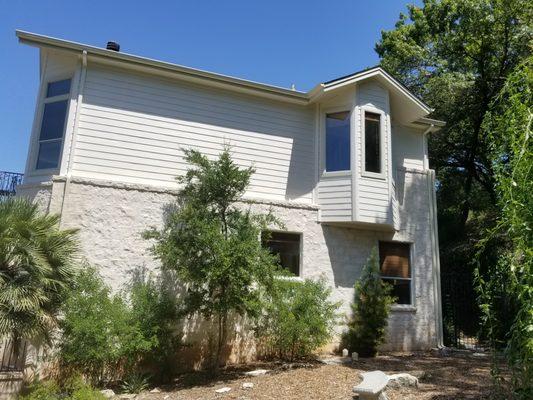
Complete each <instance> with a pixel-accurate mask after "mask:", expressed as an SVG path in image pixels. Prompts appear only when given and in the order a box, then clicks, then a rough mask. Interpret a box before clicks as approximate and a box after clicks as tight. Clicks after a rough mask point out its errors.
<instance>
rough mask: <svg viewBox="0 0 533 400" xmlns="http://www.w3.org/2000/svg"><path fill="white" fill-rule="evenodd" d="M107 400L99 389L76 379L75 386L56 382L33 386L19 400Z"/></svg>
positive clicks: (37, 383) (50, 381)
mask: <svg viewBox="0 0 533 400" xmlns="http://www.w3.org/2000/svg"><path fill="white" fill-rule="evenodd" d="M57 399H63V400H105V397H104V395H102V393H100V392H99V391H98V390H97V389H95V388H93V387H92V386H90V385H88V384H86V383H84V382H83V381H82V380H80V379H76V382H75V384H74V385H72V384H69V383H67V384H65V385H59V384H58V383H57V382H56V381H53V380H49V381H42V382H36V383H34V384H32V385H31V386H30V387H29V388H28V389H27V393H26V394H24V395H22V396H20V397H19V400H57Z"/></svg>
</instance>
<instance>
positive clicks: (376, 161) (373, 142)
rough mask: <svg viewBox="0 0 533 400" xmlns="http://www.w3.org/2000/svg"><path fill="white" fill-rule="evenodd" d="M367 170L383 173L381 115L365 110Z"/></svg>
mask: <svg viewBox="0 0 533 400" xmlns="http://www.w3.org/2000/svg"><path fill="white" fill-rule="evenodd" d="M365 171H366V172H374V173H377V174H380V173H381V115H380V114H377V113H373V112H369V111H365Z"/></svg>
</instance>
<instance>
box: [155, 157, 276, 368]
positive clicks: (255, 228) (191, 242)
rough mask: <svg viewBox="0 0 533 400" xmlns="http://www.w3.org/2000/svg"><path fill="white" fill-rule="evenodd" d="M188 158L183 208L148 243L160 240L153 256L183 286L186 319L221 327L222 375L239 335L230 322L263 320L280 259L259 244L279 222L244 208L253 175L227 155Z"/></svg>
mask: <svg viewBox="0 0 533 400" xmlns="http://www.w3.org/2000/svg"><path fill="white" fill-rule="evenodd" d="M185 154H186V157H185V159H186V161H187V163H188V164H189V165H191V168H190V169H189V170H188V171H187V173H186V174H185V175H183V176H181V177H178V182H179V183H181V184H182V185H183V186H182V189H181V190H180V192H179V195H178V200H177V203H176V204H175V205H174V207H172V210H171V211H170V212H169V214H168V216H167V219H166V222H165V225H164V228H163V229H162V230H161V231H157V230H152V231H150V232H148V233H147V234H146V237H147V238H153V239H155V240H156V243H155V245H154V247H153V252H154V254H155V256H156V257H157V258H159V259H160V260H161V263H162V266H163V268H165V269H168V270H172V271H176V272H177V275H178V277H179V279H180V281H181V282H183V283H184V285H185V287H186V297H185V299H184V301H185V304H186V309H187V311H188V312H189V313H190V314H199V315H202V316H203V317H205V318H207V319H214V320H215V321H216V325H217V331H218V332H217V341H216V343H217V345H216V352H215V355H214V357H213V358H214V365H213V367H214V368H215V370H216V369H218V368H219V366H220V365H221V364H223V349H224V346H225V345H226V342H227V339H228V331H229V330H230V329H232V327H234V325H230V321H229V319H230V317H231V316H232V315H235V314H239V315H241V316H251V317H257V316H258V315H259V312H260V311H261V306H260V304H261V301H260V299H261V293H262V290H264V289H265V288H268V287H270V285H271V284H272V279H273V278H274V275H275V273H276V271H277V268H278V267H277V262H276V258H275V257H274V256H273V255H272V254H270V252H269V251H268V250H267V249H265V248H263V247H262V246H261V241H260V240H259V237H260V235H261V232H262V231H263V230H265V229H266V228H267V227H268V225H269V224H272V223H275V222H276V220H275V218H274V217H273V216H272V215H271V214H254V213H252V212H251V211H250V210H249V209H246V207H239V206H238V204H237V203H238V202H239V201H240V200H241V197H242V195H243V194H244V192H245V191H246V188H247V187H248V184H249V182H250V177H251V176H252V174H253V172H254V170H253V168H246V169H241V168H239V167H238V166H237V165H236V164H235V163H234V162H233V160H232V159H231V156H230V152H229V149H228V148H226V149H225V150H224V151H223V152H222V153H221V155H220V157H219V158H218V159H216V160H209V159H208V158H207V157H206V156H204V155H202V154H201V153H199V152H198V151H194V150H187V151H185Z"/></svg>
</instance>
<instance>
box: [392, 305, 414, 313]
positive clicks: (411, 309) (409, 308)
mask: <svg viewBox="0 0 533 400" xmlns="http://www.w3.org/2000/svg"><path fill="white" fill-rule="evenodd" d="M391 311H392V312H408V313H416V307H415V306H413V305H410V304H393V305H392V306H391Z"/></svg>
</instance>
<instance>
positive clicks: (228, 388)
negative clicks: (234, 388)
mask: <svg viewBox="0 0 533 400" xmlns="http://www.w3.org/2000/svg"><path fill="white" fill-rule="evenodd" d="M229 391H231V388H230V387H223V388H220V389H217V390H215V393H228V392H229Z"/></svg>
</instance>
